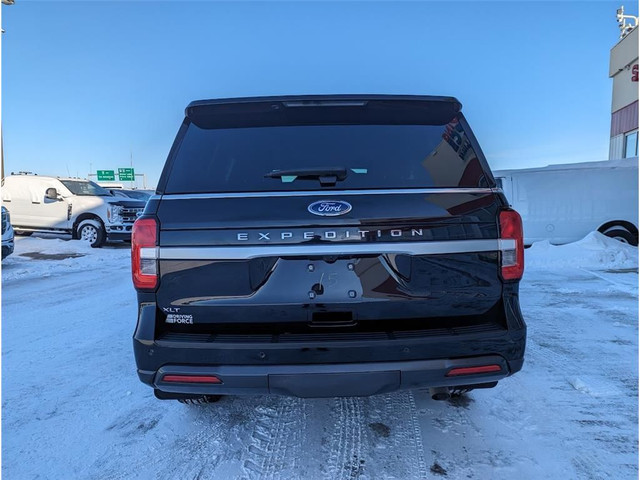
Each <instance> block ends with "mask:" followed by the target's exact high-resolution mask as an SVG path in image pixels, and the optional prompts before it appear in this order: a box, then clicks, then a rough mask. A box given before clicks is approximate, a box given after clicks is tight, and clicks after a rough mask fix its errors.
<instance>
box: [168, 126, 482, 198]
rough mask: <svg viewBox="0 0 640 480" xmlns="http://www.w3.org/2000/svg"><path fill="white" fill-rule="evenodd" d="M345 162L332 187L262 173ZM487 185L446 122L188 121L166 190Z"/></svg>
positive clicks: (459, 134)
mask: <svg viewBox="0 0 640 480" xmlns="http://www.w3.org/2000/svg"><path fill="white" fill-rule="evenodd" d="M326 167H345V168H346V169H347V172H348V175H347V178H346V179H345V180H344V181H339V182H337V183H336V185H335V186H331V187H326V186H324V187H323V186H321V185H320V182H319V181H318V180H316V179H301V178H295V179H292V178H291V177H285V178H265V174H267V173H269V172H272V171H274V170H288V169H301V168H302V169H306V168H309V169H321V168H326ZM477 186H487V180H486V178H485V176H484V172H483V169H482V166H481V164H480V162H479V161H478V159H477V157H476V153H475V152H474V150H473V148H472V147H471V144H470V142H469V140H468V138H467V136H466V134H465V132H464V130H463V128H462V126H461V125H460V124H459V123H458V122H457V120H454V121H453V122H451V123H449V124H447V125H313V126H272V127H252V128H230V129H205V128H200V127H198V126H196V125H194V124H190V125H189V126H188V128H187V129H186V132H185V133H184V137H183V139H182V142H181V144H180V146H179V148H178V150H177V152H176V155H175V158H174V161H173V166H172V168H171V171H170V173H169V176H168V180H167V185H166V193H209V192H252V191H270V190H280V191H282V190H285V191H287V190H313V189H322V190H332V189H366V188H419V187H423V188H424V187H477Z"/></svg>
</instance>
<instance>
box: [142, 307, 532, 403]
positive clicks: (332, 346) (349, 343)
mask: <svg viewBox="0 0 640 480" xmlns="http://www.w3.org/2000/svg"><path fill="white" fill-rule="evenodd" d="M155 312H156V307H155V304H146V305H143V306H142V307H141V309H140V317H139V319H138V326H137V329H136V332H135V334H134V338H133V343H134V353H135V356H136V363H137V366H138V375H139V377H140V380H142V382H144V383H146V384H147V385H149V386H151V387H153V388H154V389H156V390H157V391H160V392H165V393H172V394H186V395H202V394H208V395H215V394H233V395H237V394H281V395H293V396H299V397H333V396H366V395H373V394H378V393H384V392H389V391H393V390H399V389H409V388H418V387H446V386H449V387H452V386H457V385H476V384H486V383H491V382H496V381H498V380H501V379H503V378H505V377H507V376H509V375H512V374H514V373H515V372H517V371H519V370H520V369H521V368H522V364H523V358H524V350H525V343H526V326H525V325H524V322H522V321H521V318H520V321H519V322H510V323H511V324H512V328H509V329H503V328H494V329H490V328H489V329H483V328H480V326H478V328H469V329H466V330H465V329H461V330H455V329H447V330H445V331H444V332H435V333H434V332H429V331H425V333H424V335H423V334H420V333H419V332H404V334H402V333H399V334H397V335H395V334H389V335H370V334H363V335H357V334H354V335H347V336H345V337H340V336H339V335H338V336H330V335H329V336H324V338H320V337H318V338H316V337H314V336H313V335H310V336H298V337H296V338H288V339H286V338H285V337H284V336H281V337H275V336H274V337H270V338H261V337H264V336H261V335H256V336H255V338H254V339H251V340H248V337H247V336H242V337H243V338H242V339H240V338H238V339H234V338H227V339H225V340H224V341H223V340H222V339H221V340H217V339H214V338H212V337H211V336H207V335H197V334H174V335H167V336H161V337H160V338H158V339H156V338H155V331H154V330H155V321H156V313H155ZM514 324H517V326H515V327H513V325H514ZM268 337H269V336H268ZM484 365H499V366H500V370H499V371H496V372H491V373H484V374H473V375H461V376H454V377H452V376H447V374H448V373H449V371H450V370H451V369H452V368H457V367H458V368H459V367H476V366H484ZM167 374H171V375H215V376H217V377H218V378H219V379H220V380H221V381H222V383H219V384H193V383H173V382H166V381H164V380H163V377H164V376H165V375H167Z"/></svg>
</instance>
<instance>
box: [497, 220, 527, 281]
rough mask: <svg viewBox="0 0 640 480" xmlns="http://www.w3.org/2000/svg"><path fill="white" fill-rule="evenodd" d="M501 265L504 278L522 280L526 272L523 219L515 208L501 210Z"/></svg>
mask: <svg viewBox="0 0 640 480" xmlns="http://www.w3.org/2000/svg"><path fill="white" fill-rule="evenodd" d="M500 265H501V267H502V268H501V275H502V279H503V280H520V279H521V278H522V274H523V273H524V244H523V238H522V219H521V218H520V215H519V214H518V212H516V211H515V210H503V211H501V212H500Z"/></svg>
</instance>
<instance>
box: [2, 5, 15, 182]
mask: <svg viewBox="0 0 640 480" xmlns="http://www.w3.org/2000/svg"><path fill="white" fill-rule="evenodd" d="M14 3H15V0H2V4H3V5H13V4H14ZM0 30H1V31H2V33H4V28H2V29H0ZM1 43H2V42H1V41H0V44H1ZM0 164H2V166H1V170H2V172H1V173H2V178H4V135H3V134H2V127H0Z"/></svg>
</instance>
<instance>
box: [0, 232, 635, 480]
mask: <svg viewBox="0 0 640 480" xmlns="http://www.w3.org/2000/svg"><path fill="white" fill-rule="evenodd" d="M70 254H71V256H69V255H70ZM74 254H79V255H82V256H75V257H74V256H73V255H74ZM526 260H527V263H528V265H527V271H526V274H525V278H524V280H523V282H522V284H521V302H522V309H523V312H524V315H525V319H526V320H527V323H528V327H529V336H528V346H527V354H526V360H525V366H524V369H523V370H522V371H521V372H520V373H518V374H517V375H515V376H513V377H511V378H507V379H505V380H504V381H502V382H501V383H500V384H499V385H498V386H497V387H496V388H494V389H491V390H479V391H474V392H471V393H470V394H468V395H467V396H465V397H462V398H461V399H457V400H456V401H451V402H435V401H433V400H431V399H430V398H429V396H428V393H427V392H426V391H422V390H416V391H408V392H397V393H393V394H388V395H381V396H375V397H370V398H335V399H313V400H303V399H297V398H284V397H229V398H224V399H223V400H221V401H220V402H219V403H217V404H213V405H209V406H205V407H194V406H185V405H181V404H179V403H177V402H166V401H165V402H162V401H159V400H156V399H155V398H154V397H153V393H152V391H151V389H149V388H148V387H146V386H144V385H142V384H141V383H140V382H139V381H138V379H137V376H136V373H135V364H134V360H133V354H132V344H131V335H132V333H133V330H134V326H135V322H136V303H135V295H134V291H133V288H132V286H131V281H130V276H129V250H128V249H127V248H126V247H125V246H115V245H114V246H112V247H107V248H103V249H99V250H96V249H90V248H87V247H84V246H83V245H82V244H81V243H80V242H78V241H65V240H60V239H51V238H48V239H44V238H35V237H31V238H17V242H16V251H15V253H14V254H13V255H12V256H10V257H8V258H7V259H5V261H3V263H2V415H3V416H2V474H3V476H4V478H7V479H29V478H54V479H58V478H60V479H62V478H64V479H70V478H85V479H98V478H100V479H125V478H143V479H144V478H149V479H155V478H159V479H165V478H166V479H174V478H175V479H195V478H198V479H205V478H219V479H258V478H261V479H262V478H264V479H271V478H283V479H298V478H300V479H316V478H318V479H348V478H350V479H392V478H394V479H412V478H416V479H425V478H448V479H467V478H472V479H481V480H484V479H510V480H511V479H513V478H517V479H518V480H524V479H552V478H553V479H555V478H558V479H605V478H615V479H636V478H637V477H638V426H637V424H638V273H637V267H638V250H637V249H636V248H633V247H629V246H626V245H623V244H620V243H617V242H614V241H611V240H609V239H608V238H606V237H603V236H602V235H599V234H591V235H589V236H587V237H586V238H585V239H583V240H582V241H580V242H577V243H575V244H571V245H566V246H561V247H554V246H551V245H548V244H536V245H534V246H533V247H532V248H531V249H528V250H527V253H526Z"/></svg>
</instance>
